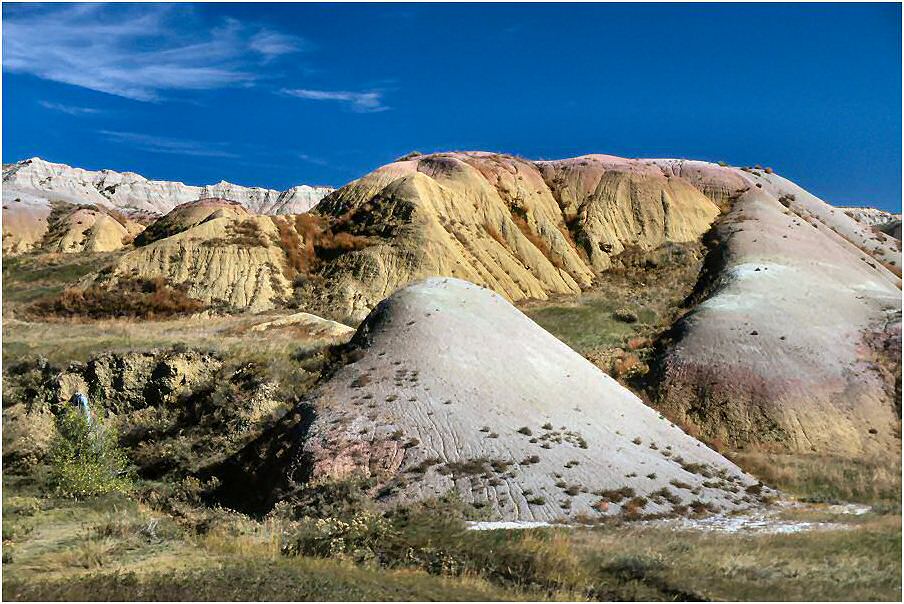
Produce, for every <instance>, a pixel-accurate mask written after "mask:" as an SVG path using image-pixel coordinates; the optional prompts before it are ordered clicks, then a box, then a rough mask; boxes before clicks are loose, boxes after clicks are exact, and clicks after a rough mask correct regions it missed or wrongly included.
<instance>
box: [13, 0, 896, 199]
mask: <svg viewBox="0 0 904 604" xmlns="http://www.w3.org/2000/svg"><path fill="white" fill-rule="evenodd" d="M3 93H4V94H3V117H4V118H5V119H4V120H3V125H4V129H3V161H4V162H11V161H16V160H19V159H23V158H26V157H31V156H35V155H37V156H41V157H44V158H46V159H48V160H51V161H57V162H63V163H68V164H72V165H76V166H80V167H85V168H90V169H100V168H111V169H116V170H132V171H135V172H139V173H141V174H143V175H145V176H148V177H150V178H157V179H166V180H181V181H184V182H188V183H191V184H203V183H208V182H215V181H218V180H220V179H226V180H229V181H232V182H237V183H240V184H245V185H259V186H268V187H274V188H285V187H288V186H291V185H293V184H300V183H309V184H329V185H334V186H338V185H342V184H344V183H345V182H348V181H349V180H351V179H353V178H356V177H358V176H360V175H362V174H364V173H366V172H368V171H369V170H371V169H373V168H375V167H377V166H380V165H382V164H384V163H387V162H389V161H392V160H393V159H394V158H396V157H398V156H400V155H402V154H404V153H406V152H408V151H411V150H419V151H422V152H426V151H436V150H451V149H459V150H462V149H471V150H493V151H503V152H509V153H516V154H519V155H523V156H526V157H531V158H560V157H570V156H574V155H580V154H584V153H610V154H615V155H623V156H627V157H690V158H698V159H708V160H713V161H716V160H725V161H728V162H730V163H732V164H736V165H748V164H755V163H758V164H762V165H764V166H765V165H768V166H772V167H773V168H774V169H775V170H776V171H778V172H779V173H781V174H782V175H784V176H787V177H789V178H792V179H794V180H796V181H797V182H798V183H800V184H801V185H803V186H804V187H806V188H808V189H810V190H811V191H812V192H814V193H816V194H817V195H820V196H821V197H823V198H824V199H826V200H827V201H830V202H833V203H850V204H870V205H876V206H878V207H883V208H887V209H898V210H900V208H901V7H900V5H897V4H881V5H880V4H871V5H868V4H859V5H848V4H834V5H817V4H807V5H776V4H767V5H740V4H734V5H714V4H705V5H675V4H669V5H654V4H647V5H638V4H635V5H617V4H615V5H613V4H609V5H563V4H558V5H536V4H534V5H515V4H508V5H449V4H447V5H413V4H406V5H401V4H399V5H392V4H384V5H349V4H345V5H342V4H333V5H316V4H307V5H290V4H272V5H265V4H197V5H190V4H181V5H106V6H105V5H43V6H42V5H26V4H19V5H15V4H9V3H4V4H3Z"/></svg>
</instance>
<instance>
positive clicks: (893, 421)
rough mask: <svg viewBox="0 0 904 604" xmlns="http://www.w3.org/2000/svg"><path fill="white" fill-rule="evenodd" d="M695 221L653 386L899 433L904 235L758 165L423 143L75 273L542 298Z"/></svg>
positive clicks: (804, 425)
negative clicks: (419, 284)
mask: <svg viewBox="0 0 904 604" xmlns="http://www.w3.org/2000/svg"><path fill="white" fill-rule="evenodd" d="M701 239H706V240H707V242H708V243H709V245H710V248H711V249H710V252H709V255H708V257H707V260H706V262H705V265H704V270H703V273H702V274H701V276H700V280H699V283H698V284H697V288H696V292H695V294H694V297H693V300H692V304H691V307H690V312H689V313H688V314H686V315H685V316H684V318H683V319H682V320H681V321H680V322H679V323H678V324H677V325H676V326H675V329H674V330H672V332H671V333H670V334H669V336H668V338H667V339H665V340H663V341H662V342H660V346H659V348H660V350H661V354H660V356H659V361H658V373H657V374H656V375H657V376H658V382H657V386H658V392H657V395H658V401H657V404H659V405H661V406H662V408H663V409H665V410H666V411H667V412H668V413H669V414H670V415H672V416H673V417H675V418H676V419H679V420H680V421H681V422H683V423H685V424H687V425H688V426H692V427H694V428H695V429H697V430H699V431H700V432H701V434H703V435H704V436H707V437H710V438H717V439H720V440H723V441H725V442H727V443H730V444H732V445H737V446H748V445H756V446H763V447H779V448H783V449H791V450H799V451H810V450H816V451H820V452H839V453H843V454H856V455H859V454H866V453H874V452H881V451H887V450H888V448H889V447H892V448H893V447H894V446H895V445H896V443H898V442H899V440H898V439H899V434H900V431H899V425H900V413H899V409H900V407H899V406H896V404H895V400H894V398H895V397H894V394H893V393H894V392H896V385H895V383H894V382H895V381H896V379H897V381H898V383H899V381H900V378H899V377H897V378H896V375H895V374H896V370H895V368H894V359H893V358H892V357H893V356H894V355H893V352H892V353H889V352H888V351H889V350H890V351H894V350H895V349H896V346H897V347H899V346H900V344H899V342H900V311H901V297H900V296H901V294H900V278H899V275H900V265H901V252H900V242H899V241H898V240H895V239H893V238H891V237H889V236H887V235H885V234H884V233H879V232H876V231H875V230H874V229H873V228H872V226H871V225H869V224H866V223H865V222H863V221H859V220H856V219H855V218H852V217H851V216H849V215H848V214H847V213H845V212H844V211H842V210H840V209H838V208H834V207H832V206H830V205H828V204H826V203H825V202H823V201H822V200H820V199H818V198H816V197H814V196H812V195H810V194H809V193H807V192H806V191H804V190H803V189H801V188H799V187H797V186H796V185H794V184H793V183H791V182H789V181H787V180H785V179H783V178H781V177H779V176H778V175H775V174H773V173H771V172H766V171H761V170H757V169H738V168H731V167H722V166H716V165H714V164H708V163H705V162H694V161H685V160H668V159H660V160H628V159H621V158H616V157H611V156H601V155H591V156H584V157H579V158H574V159H569V160H561V161H551V162H532V161H528V160H524V159H520V158H515V157H511V156H503V155H497V154H489V153H437V154H431V155H425V156H416V157H413V158H407V159H404V160H400V161H397V162H394V163H392V164H389V165H387V166H384V167H382V168H380V169H378V170H376V171H374V172H372V173H371V174H368V175H367V176H364V177H362V178H361V179H358V180H356V181H354V182H352V183H350V184H349V185H347V186H345V187H343V188H342V189H339V190H337V191H336V192H334V193H333V194H331V195H329V196H327V197H326V198H324V200H323V201H322V202H321V203H320V204H319V205H318V206H317V208H315V210H313V211H312V212H311V213H308V214H303V215H299V216H289V217H281V216H280V217H262V216H253V215H250V214H249V213H247V212H246V211H245V210H244V209H243V208H242V207H241V206H238V205H236V204H226V203H223V204H219V205H217V204H212V203H194V204H187V205H184V206H181V207H180V208H177V209H176V210H174V211H173V212H171V213H170V214H169V215H168V216H167V217H165V218H163V219H161V220H160V221H158V223H157V224H156V225H152V226H151V227H149V228H148V229H147V231H146V233H145V234H144V235H143V236H142V237H141V238H140V240H139V241H138V242H137V243H138V244H139V245H138V246H137V247H135V248H134V249H132V250H130V251H128V252H127V253H125V254H123V255H122V256H121V257H120V258H119V259H118V260H117V261H116V263H115V264H114V265H113V266H112V267H111V268H110V269H108V270H105V271H103V272H102V273H99V274H95V275H92V276H90V277H89V278H87V279H86V280H85V282H84V283H83V285H97V286H102V287H116V283H117V282H118V280H120V279H123V278H126V279H128V278H134V277H141V278H145V279H153V278H156V277H164V278H165V279H166V280H167V281H169V282H171V283H173V284H176V285H180V286H182V287H183V288H184V289H185V290H186V291H187V293H188V294H189V295H190V296H192V297H196V298H198V299H201V300H204V301H207V302H211V303H218V304H222V305H223V306H224V307H229V308H231V309H233V310H252V311H258V310H264V309H268V308H273V307H275V306H281V305H289V304H291V305H293V306H295V307H297V308H298V310H299V311H307V312H312V313H314V314H316V315H319V316H326V317H330V318H334V319H343V320H346V321H349V322H350V321H357V320H360V319H362V318H363V317H364V316H366V315H367V314H368V313H369V312H370V310H371V309H372V308H374V307H375V306H376V305H377V304H378V303H379V302H380V300H382V299H384V298H387V297H388V296H390V295H391V294H392V293H393V292H394V291H396V290H398V289H400V288H402V287H404V286H406V285H407V284H408V283H410V282H412V281H416V280H419V279H422V278H426V277H433V276H445V277H454V278H459V279H463V280H466V281H469V282H472V283H475V284H477V285H481V286H484V287H487V288H489V289H492V290H494V291H496V292H498V293H499V294H501V295H502V296H503V297H504V298H505V299H507V300H509V301H513V302H517V301H522V300H528V299H536V300H544V299H547V298H548V297H549V296H553V295H566V296H567V295H570V294H576V293H578V292H580V291H581V290H582V289H583V288H587V287H589V286H591V285H592V283H593V281H594V279H595V278H597V276H598V275H600V274H601V273H602V272H603V271H606V270H608V269H609V268H610V267H612V266H613V265H617V264H619V263H621V262H622V261H623V259H624V258H627V257H629V256H630V257H636V256H637V255H638V254H639V253H640V254H642V253H644V252H655V251H656V250H657V249H662V248H663V246H664V245H665V244H681V243H687V242H699V241H700V240H701ZM628 252H630V253H628ZM877 343H878V344H877ZM897 375H898V376H899V375H900V371H897ZM899 388H900V386H899V385H898V386H897V389H898V390H899Z"/></svg>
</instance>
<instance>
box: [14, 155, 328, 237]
mask: <svg viewBox="0 0 904 604" xmlns="http://www.w3.org/2000/svg"><path fill="white" fill-rule="evenodd" d="M330 191H332V189H330V188H329V187H310V186H307V185H301V186H298V187H292V188H291V189H288V190H286V191H275V190H272V189H262V188H260V187H242V186H239V185H234V184H231V183H228V182H225V181H221V182H219V183H217V184H214V185H207V186H203V187H194V186H190V185H185V184H183V183H181V182H168V181H158V180H148V179H146V178H144V177H143V176H141V175H139V174H135V173H133V172H115V171H113V170H100V171H97V172H92V171H90V170H82V169H80V168H73V167H70V166H67V165H65V164H55V163H51V162H48V161H44V160H43V159H41V158H38V157H34V158H32V159H27V160H24V161H20V162H18V163H15V164H8V165H4V166H3V224H4V230H3V252H4V253H20V252H24V251H26V250H28V249H31V248H33V247H35V246H36V245H38V244H39V242H40V241H41V239H42V238H43V234H44V233H45V232H46V230H47V220H48V218H49V216H50V213H51V209H52V208H51V206H52V205H53V204H54V202H64V203H67V204H72V205H75V206H79V205H97V206H101V207H107V208H112V209H115V210H119V211H120V212H123V213H125V214H126V215H129V216H133V217H134V216H146V217H147V216H160V215H162V214H166V213H167V212H169V211H170V210H172V209H173V208H175V207H176V206H178V205H180V204H183V203H186V202H190V201H194V200H196V199H199V198H206V197H222V198H226V199H230V200H233V201H237V202H239V203H241V204H242V205H243V206H245V207H246V208H247V209H248V210H250V211H251V212H253V213H255V214H298V213H301V212H306V211H307V210H309V209H310V208H312V207H313V206H315V205H316V204H317V202H319V201H320V199H321V198H323V197H324V196H325V195H326V194H327V193H329V192H330Z"/></svg>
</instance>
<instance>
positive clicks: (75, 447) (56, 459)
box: [50, 409, 132, 498]
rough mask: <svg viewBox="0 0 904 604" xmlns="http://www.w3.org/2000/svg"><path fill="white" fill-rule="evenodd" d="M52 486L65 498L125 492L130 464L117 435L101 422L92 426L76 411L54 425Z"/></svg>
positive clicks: (51, 453) (64, 416) (129, 478)
mask: <svg viewBox="0 0 904 604" xmlns="http://www.w3.org/2000/svg"><path fill="white" fill-rule="evenodd" d="M50 464H51V475H50V478H51V484H52V485H53V487H54V488H55V490H56V491H57V493H58V494H60V495H63V496H65V497H76V498H80V497H90V496H93V495H102V494H105V493H114V492H120V493H123V492H127V491H129V490H130V489H131V487H132V481H131V477H130V474H129V460H128V458H127V457H126V455H125V453H124V452H123V450H122V449H120V448H119V444H118V439H117V435H116V431H115V430H113V429H112V428H110V427H107V426H104V424H103V423H102V421H101V420H100V418H96V419H94V421H93V422H92V423H89V422H88V420H87V419H86V418H85V417H84V416H82V415H81V414H80V413H78V412H76V411H75V410H72V409H70V410H68V411H67V412H66V413H65V414H63V415H62V416H61V417H60V418H59V419H58V421H57V435H56V437H55V438H54V439H53V442H52V444H51V448H50Z"/></svg>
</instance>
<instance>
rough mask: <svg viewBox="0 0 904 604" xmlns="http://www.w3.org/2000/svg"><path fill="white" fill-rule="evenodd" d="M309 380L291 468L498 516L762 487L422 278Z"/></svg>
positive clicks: (536, 341) (498, 306) (468, 291)
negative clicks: (306, 421) (452, 500)
mask: <svg viewBox="0 0 904 604" xmlns="http://www.w3.org/2000/svg"><path fill="white" fill-rule="evenodd" d="M352 346H353V348H354V349H355V350H354V352H353V353H352V354H351V356H352V358H354V359H355V360H354V361H353V362H351V363H350V364H348V365H346V366H344V367H342V368H341V369H340V370H339V371H338V372H337V373H336V374H335V375H334V376H333V377H332V378H331V379H330V380H329V381H327V382H326V383H325V384H323V385H322V386H321V387H320V388H319V389H318V390H317V391H315V392H314V393H313V394H312V396H311V398H312V400H313V404H314V421H313V425H311V426H310V428H309V429H308V432H307V434H306V438H305V441H304V446H303V449H302V453H301V455H299V456H298V458H297V459H296V460H293V461H294V462H295V463H293V464H292V467H298V466H299V465H300V464H308V465H307V467H304V468H303V472H304V475H305V476H306V477H307V478H308V479H312V480H315V481H318V480H323V479H342V478H348V477H350V476H360V475H364V476H372V477H374V478H376V479H377V480H378V481H379V484H380V485H382V487H383V488H382V496H383V498H384V499H386V500H390V501H393V500H401V501H407V500H418V499H424V498H431V497H437V496H442V495H444V494H445V493H447V492H448V491H449V490H450V489H454V490H456V491H457V492H458V493H459V494H460V495H461V497H462V499H463V500H464V501H466V502H469V503H473V504H475V505H476V506H477V507H486V508H488V509H489V511H490V513H491V515H492V516H493V517H499V518H504V519H508V520H553V519H557V518H562V517H570V516H574V515H582V514H592V515H598V514H617V513H629V514H631V513H635V514H655V513H680V512H681V511H682V510H687V509H689V508H694V509H697V510H698V511H702V510H704V509H708V510H710V511H714V510H716V509H721V510H733V509H739V508H744V507H749V506H751V505H753V504H754V503H756V502H758V499H759V496H760V495H761V494H765V493H762V487H761V486H760V485H758V484H757V483H756V481H755V480H754V479H752V478H751V477H749V476H747V475H745V474H744V473H743V472H741V471H740V470H739V469H738V468H737V467H736V466H734V465H733V464H732V463H731V462H729V461H728V460H726V459H725V458H723V457H722V456H721V455H719V454H718V453H716V452H714V451H712V450H710V449H709V448H707V447H706V446H703V445H702V444H701V443H700V442H699V441H697V440H695V439H693V438H691V437H689V436H688V435H686V434H685V433H684V432H682V431H681V429H680V428H678V427H676V426H675V425H674V424H672V423H670V422H669V421H668V420H666V419H665V418H664V417H663V416H662V415H660V414H659V413H657V412H656V411H654V410H653V409H650V408H649V407H647V406H646V405H644V404H643V403H642V402H641V401H640V399H638V398H637V397H636V396H634V395H633V394H631V393H630V392H629V391H628V390H626V389H625V388H623V387H622V386H621V385H619V384H618V383H617V382H616V381H615V380H613V379H612V378H610V377H609V376H607V375H606V374H605V373H603V372H602V371H600V370H599V369H598V368H597V367H595V366H594V365H593V364H591V363H590V362H589V361H587V360H586V359H584V358H583V357H581V356H580V355H578V354H577V353H576V352H574V351H573V350H571V349H570V348H568V346H566V345H565V344H563V343H562V342H560V341H559V340H557V339H556V338H555V337H553V336H552V335H550V334H549V333H547V332H546V331H544V330H543V329H541V328H540V327H539V326H538V325H536V324H535V323H533V322H532V321H531V320H530V319H529V318H527V317H526V316H525V315H524V314H522V313H521V312H520V311H518V310H517V309H516V308H514V307H513V306H512V305H511V304H510V303H509V302H508V301H506V300H505V299H504V298H503V297H502V296H500V295H499V294H496V293H494V292H491V291H489V290H487V289H484V288H481V287H479V286H477V285H474V284H472V283H469V282H466V281H461V280H458V279H453V278H439V277H435V278H432V279H428V280H425V281H420V282H418V283H415V284H412V285H409V286H407V287H405V288H404V289H402V290H400V291H398V292H396V293H395V294H393V295H392V296H391V297H390V298H388V299H387V300H385V301H383V302H381V303H380V304H379V305H378V306H377V308H375V309H374V310H373V312H371V314H370V316H369V317H368V318H367V319H366V320H365V321H364V322H363V323H362V325H361V326H360V327H359V328H358V332H357V334H356V335H355V337H354V339H353V340H352Z"/></svg>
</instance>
